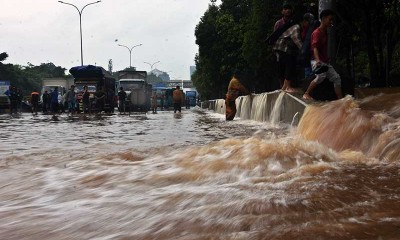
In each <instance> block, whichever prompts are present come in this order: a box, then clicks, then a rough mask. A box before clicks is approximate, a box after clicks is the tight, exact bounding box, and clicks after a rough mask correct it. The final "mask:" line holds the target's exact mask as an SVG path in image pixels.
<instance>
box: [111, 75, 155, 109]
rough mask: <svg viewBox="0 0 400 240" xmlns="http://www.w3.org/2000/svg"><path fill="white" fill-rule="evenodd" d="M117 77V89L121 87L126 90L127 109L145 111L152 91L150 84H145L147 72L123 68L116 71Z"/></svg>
mask: <svg viewBox="0 0 400 240" xmlns="http://www.w3.org/2000/svg"><path fill="white" fill-rule="evenodd" d="M118 79H119V80H118V90H119V88H120V87H123V89H124V91H125V92H126V95H127V103H126V106H127V108H128V109H129V111H132V112H139V111H140V112H147V111H148V110H149V109H150V98H151V91H152V87H151V85H150V84H147V72H146V71H131V70H124V71H120V72H118Z"/></svg>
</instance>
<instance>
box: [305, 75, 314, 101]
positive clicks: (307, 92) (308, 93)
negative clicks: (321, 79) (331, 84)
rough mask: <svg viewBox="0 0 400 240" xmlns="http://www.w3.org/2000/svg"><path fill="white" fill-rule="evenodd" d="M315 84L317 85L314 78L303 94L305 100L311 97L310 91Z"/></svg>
mask: <svg viewBox="0 0 400 240" xmlns="http://www.w3.org/2000/svg"><path fill="white" fill-rule="evenodd" d="M316 86H317V83H316V82H315V79H314V80H312V81H311V82H310V85H309V86H308V88H307V91H306V92H305V93H304V94H303V99H306V100H311V99H313V98H312V97H311V95H310V93H311V92H312V91H313V90H314V89H315V87H316Z"/></svg>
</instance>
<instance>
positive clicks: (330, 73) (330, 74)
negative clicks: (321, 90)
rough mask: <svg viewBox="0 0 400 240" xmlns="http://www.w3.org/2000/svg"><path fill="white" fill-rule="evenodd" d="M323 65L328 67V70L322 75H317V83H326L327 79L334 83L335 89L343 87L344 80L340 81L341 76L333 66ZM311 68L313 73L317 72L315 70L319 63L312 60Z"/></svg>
mask: <svg viewBox="0 0 400 240" xmlns="http://www.w3.org/2000/svg"><path fill="white" fill-rule="evenodd" d="M323 64H325V65H326V66H327V67H328V70H327V71H326V72H323V73H320V74H315V76H316V78H315V79H314V81H315V83H317V84H320V83H321V82H322V81H324V79H325V78H328V80H329V81H330V82H333V85H334V86H335V87H340V86H341V85H342V80H341V79H340V75H339V74H338V73H337V72H336V71H335V69H334V68H333V67H332V65H330V64H327V63H323ZM311 67H312V69H313V71H315V69H316V68H317V62H316V61H314V60H312V61H311Z"/></svg>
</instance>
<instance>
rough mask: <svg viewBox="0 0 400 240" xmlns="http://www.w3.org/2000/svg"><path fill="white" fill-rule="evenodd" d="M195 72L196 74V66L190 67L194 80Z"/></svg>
mask: <svg viewBox="0 0 400 240" xmlns="http://www.w3.org/2000/svg"><path fill="white" fill-rule="evenodd" d="M194 72H196V66H190V78H192V75H193V73H194Z"/></svg>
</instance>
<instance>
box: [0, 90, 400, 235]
mask: <svg viewBox="0 0 400 240" xmlns="http://www.w3.org/2000/svg"><path fill="white" fill-rule="evenodd" d="M399 103H400V96H398V95H397V96H396V95H392V96H390V97H388V96H387V95H383V96H379V97H374V98H370V99H366V100H363V101H362V102H359V101H355V100H353V99H351V98H348V97H347V98H345V99H342V100H340V101H336V102H332V103H326V104H323V105H313V106H310V107H308V108H307V110H306V112H305V114H304V116H303V118H302V120H301V121H300V123H299V126H298V127H291V126H288V125H285V124H279V125H270V124H268V123H257V122H251V121H241V120H238V119H237V120H235V121H232V122H225V121H224V118H223V116H222V115H218V114H213V113H209V112H204V111H202V110H199V109H191V110H189V111H184V112H183V113H182V114H181V115H174V114H173V113H171V112H159V114H147V115H145V114H136V115H131V116H121V115H112V116H89V117H84V116H79V117H74V118H69V117H67V116H65V115H61V116H59V121H54V120H52V119H51V116H43V115H39V116H36V117H33V116H32V115H30V114H22V115H20V116H17V117H10V116H9V115H0V143H1V144H0V239H399V238H400V179H399V173H400V165H399V158H400V154H399V149H400V145H399V144H400V143H399V141H398V140H399V136H400V121H399V117H400V107H399V106H400V104H399ZM382 106H385V107H382Z"/></svg>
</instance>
